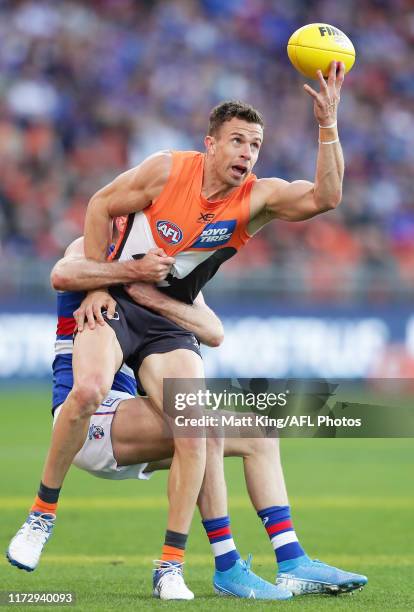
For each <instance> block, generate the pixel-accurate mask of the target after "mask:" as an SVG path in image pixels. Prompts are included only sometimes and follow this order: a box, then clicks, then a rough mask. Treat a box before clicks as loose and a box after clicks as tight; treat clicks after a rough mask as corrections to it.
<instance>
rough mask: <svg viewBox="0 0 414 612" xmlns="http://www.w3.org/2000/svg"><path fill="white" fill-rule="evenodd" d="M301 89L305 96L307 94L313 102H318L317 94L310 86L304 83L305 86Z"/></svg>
mask: <svg viewBox="0 0 414 612" xmlns="http://www.w3.org/2000/svg"><path fill="white" fill-rule="evenodd" d="M303 89H304V90H305V91H306V93H307V94H309V95H310V96H311V97H312V98H313V99H314V100H315V101H318V92H317V91H315V90H314V89H313V88H312V87H311V86H310V85H308V84H307V83H305V85H304V86H303Z"/></svg>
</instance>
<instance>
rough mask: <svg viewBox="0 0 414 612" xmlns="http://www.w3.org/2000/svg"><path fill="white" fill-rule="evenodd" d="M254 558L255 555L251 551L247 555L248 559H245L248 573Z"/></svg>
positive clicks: (244, 565) (244, 564) (245, 569)
mask: <svg viewBox="0 0 414 612" xmlns="http://www.w3.org/2000/svg"><path fill="white" fill-rule="evenodd" d="M252 559H253V555H252V554H251V553H249V554H248V555H247V559H246V561H243V570H244V571H245V572H246V573H247V572H250V567H251V565H252Z"/></svg>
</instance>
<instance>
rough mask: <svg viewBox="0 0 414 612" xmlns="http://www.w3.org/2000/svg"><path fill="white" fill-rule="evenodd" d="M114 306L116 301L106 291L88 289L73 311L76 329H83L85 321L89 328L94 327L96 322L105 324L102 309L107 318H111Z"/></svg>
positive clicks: (79, 330)
mask: <svg viewBox="0 0 414 612" xmlns="http://www.w3.org/2000/svg"><path fill="white" fill-rule="evenodd" d="M115 308H116V302H115V300H114V298H113V297H112V296H111V295H110V294H109V293H108V292H107V291H104V290H102V289H100V290H98V291H90V292H89V293H88V295H87V296H86V298H85V299H84V300H83V302H82V304H81V305H80V306H79V308H78V309H77V310H75V312H74V313H73V317H74V319H75V321H76V329H77V331H78V332H81V331H83V329H84V327H85V323H87V325H88V327H89V329H95V326H96V323H98V324H99V325H105V319H104V318H103V316H102V311H103V312H106V316H107V317H108V319H112V317H113V316H114V313H115Z"/></svg>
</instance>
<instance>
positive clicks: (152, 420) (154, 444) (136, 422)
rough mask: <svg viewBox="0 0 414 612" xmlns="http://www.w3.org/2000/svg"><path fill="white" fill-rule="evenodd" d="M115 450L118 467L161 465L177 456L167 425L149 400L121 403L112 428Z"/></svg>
mask: <svg viewBox="0 0 414 612" xmlns="http://www.w3.org/2000/svg"><path fill="white" fill-rule="evenodd" d="M111 439H112V448H113V451H114V457H115V459H116V461H117V463H118V465H133V464H134V463H144V462H147V461H160V460H161V459H165V458H167V457H172V455H173V454H174V442H173V439H172V438H171V434H170V431H169V429H168V428H166V426H165V421H164V419H163V418H162V416H161V415H160V413H159V412H158V410H157V409H156V408H154V406H152V404H151V402H150V401H149V399H147V398H138V397H137V398H135V399H130V400H125V401H123V402H121V403H120V404H119V406H118V408H117V411H116V413H115V416H114V418H113V421H112V427H111Z"/></svg>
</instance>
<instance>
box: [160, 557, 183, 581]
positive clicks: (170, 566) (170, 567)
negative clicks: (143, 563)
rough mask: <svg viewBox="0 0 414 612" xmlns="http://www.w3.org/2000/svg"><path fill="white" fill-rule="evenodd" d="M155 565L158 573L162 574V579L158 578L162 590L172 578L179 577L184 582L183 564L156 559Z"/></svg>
mask: <svg viewBox="0 0 414 612" xmlns="http://www.w3.org/2000/svg"><path fill="white" fill-rule="evenodd" d="M154 564H155V565H157V566H158V567H157V572H159V573H160V577H159V578H158V581H157V582H158V586H159V587H160V588H161V587H162V586H163V584H164V582H165V581H166V580H167V579H168V578H170V577H172V576H177V577H179V578H181V580H182V581H183V582H184V578H183V565H184V562H183V563H177V562H170V561H163V560H161V559H155V560H154Z"/></svg>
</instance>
